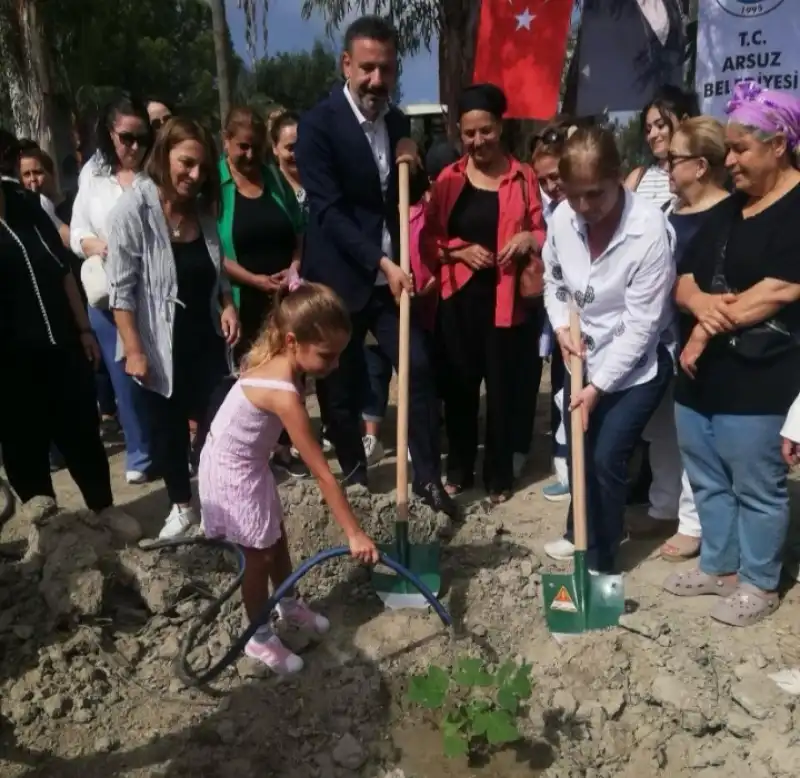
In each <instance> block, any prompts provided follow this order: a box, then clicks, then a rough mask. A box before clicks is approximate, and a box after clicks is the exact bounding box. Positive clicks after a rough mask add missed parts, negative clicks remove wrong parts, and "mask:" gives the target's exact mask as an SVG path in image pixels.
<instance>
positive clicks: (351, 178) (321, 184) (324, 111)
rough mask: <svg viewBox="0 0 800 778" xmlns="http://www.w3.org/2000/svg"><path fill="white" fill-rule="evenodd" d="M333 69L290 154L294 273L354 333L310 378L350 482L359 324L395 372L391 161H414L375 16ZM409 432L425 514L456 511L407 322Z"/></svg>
mask: <svg viewBox="0 0 800 778" xmlns="http://www.w3.org/2000/svg"><path fill="white" fill-rule="evenodd" d="M344 49H345V50H344V53H343V55H342V69H343V72H344V76H345V78H346V79H347V83H346V84H345V85H344V86H336V87H334V89H333V91H332V92H331V94H330V95H329V96H328V97H327V98H325V99H324V100H322V102H320V103H318V104H317V105H316V106H315V107H314V108H312V109H311V110H310V111H309V112H308V113H306V114H305V116H304V117H303V118H302V120H301V122H300V127H299V130H298V138H297V146H296V155H297V165H298V168H299V171H300V179H301V181H302V183H303V187H304V188H305V190H306V193H307V196H308V203H309V208H310V217H309V224H308V228H307V230H306V234H305V241H304V242H305V245H304V251H303V263H302V272H303V276H304V277H305V278H307V279H308V280H309V281H317V282H319V283H323V284H326V285H327V286H330V287H331V288H332V289H334V290H335V291H336V292H337V293H338V294H339V295H340V296H341V297H342V299H343V300H344V301H345V303H346V305H347V306H348V308H349V310H350V314H351V317H352V322H353V335H352V338H351V340H350V343H349V344H348V346H347V348H346V349H345V351H344V352H343V353H342V356H341V360H340V363H339V368H338V370H336V371H335V372H334V373H333V374H332V375H331V376H329V377H328V378H326V379H325V380H324V381H320V382H319V384H318V387H319V399H320V404H321V405H322V408H323V411H324V415H325V419H326V423H327V424H328V432H329V437H330V439H331V442H332V443H333V445H334V447H335V449H336V455H337V457H338V459H339V463H340V465H341V467H342V471H343V472H344V473H345V474H346V475H347V477H348V480H349V482H350V483H361V484H364V485H366V483H367V465H366V457H365V454H364V446H363V443H362V438H361V429H360V424H361V413H360V411H361V407H362V397H363V386H364V384H365V375H366V367H365V363H364V338H365V336H366V333H367V332H368V331H370V332H372V334H373V335H374V336H375V338H376V340H377V341H378V344H379V346H380V348H381V350H382V351H383V352H384V354H386V356H387V357H389V358H390V359H391V360H392V362H393V364H394V366H395V368H396V367H397V360H398V329H399V315H398V309H397V304H396V301H397V300H398V299H399V297H400V294H401V292H402V290H403V289H406V290H408V291H409V292H413V281H412V279H411V278H410V277H409V276H408V275H407V274H406V273H404V272H403V270H402V269H401V268H400V266H399V265H398V264H397V261H398V260H399V253H400V223H399V216H398V175H397V165H396V162H397V161H399V160H402V159H409V160H413V161H416V157H417V151H416V145H415V144H414V143H413V141H411V140H410V139H409V135H410V126H409V121H408V118H407V117H406V116H405V115H404V114H403V112H402V111H400V110H399V109H398V108H396V107H394V106H391V105H390V104H389V96H390V95H391V93H392V91H393V90H394V87H395V84H396V82H397V34H396V32H395V30H394V28H393V27H392V26H391V25H390V24H389V23H388V22H387V21H385V20H384V19H381V18H380V17H376V16H364V17H362V18H360V19H357V20H356V21H355V22H353V23H352V24H351V25H350V27H349V28H348V29H347V32H346V33H345V40H344ZM409 438H410V449H411V458H412V461H413V468H414V491H415V493H416V494H417V495H419V496H420V497H421V498H422V499H423V500H424V501H425V502H426V503H427V504H428V505H430V506H431V507H432V508H434V509H435V510H441V511H444V512H446V513H448V514H451V515H452V514H454V513H455V505H454V503H453V501H452V499H451V498H450V497H449V495H447V493H446V492H445V490H444V489H443V488H442V480H441V472H440V461H439V460H440V454H439V409H438V402H437V399H436V393H435V389H434V382H433V371H432V369H431V366H430V364H429V361H428V354H427V352H426V349H425V344H424V339H423V333H422V331H421V329H420V328H419V327H417V326H416V325H415V324H414V323H413V322H412V330H411V388H410V408H409Z"/></svg>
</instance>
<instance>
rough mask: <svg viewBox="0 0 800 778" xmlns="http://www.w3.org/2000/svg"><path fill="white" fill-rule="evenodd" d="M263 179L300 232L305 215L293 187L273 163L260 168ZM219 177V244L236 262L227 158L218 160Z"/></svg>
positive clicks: (232, 193) (235, 293)
mask: <svg viewBox="0 0 800 778" xmlns="http://www.w3.org/2000/svg"><path fill="white" fill-rule="evenodd" d="M261 174H262V177H263V179H264V188H265V190H266V191H268V192H269V193H270V195H271V197H272V199H273V200H275V202H276V203H277V204H278V205H279V206H280V207H281V208H283V210H284V211H285V212H286V215H287V216H288V217H289V221H291V223H292V226H293V227H294V230H295V232H296V233H297V234H298V235H302V234H303V232H304V231H305V218H304V216H303V210H302V208H301V207H300V204H299V203H298V202H297V197H296V196H295V193H294V190H293V189H292V187H291V186H290V185H289V182H288V181H287V180H286V179H285V178H284V177H283V175H282V173H281V172H280V170H278V168H277V167H276V166H275V165H264V166H263V168H262V169H261ZM219 177H220V183H221V184H222V202H221V208H220V216H219V221H218V223H217V226H218V229H219V240H220V243H221V244H222V253H223V256H224V257H225V259H230V260H231V261H233V262H235V261H236V247H235V246H234V245H233V211H234V205H235V203H236V184H235V183H234V181H233V176H231V171H230V168H229V167H228V161H227V159H225V157H220V160H219ZM231 285H232V287H233V301H234V303H236V306H237V308H238V306H239V295H240V293H239V285H238V284H236V283H233V282H232V283H231Z"/></svg>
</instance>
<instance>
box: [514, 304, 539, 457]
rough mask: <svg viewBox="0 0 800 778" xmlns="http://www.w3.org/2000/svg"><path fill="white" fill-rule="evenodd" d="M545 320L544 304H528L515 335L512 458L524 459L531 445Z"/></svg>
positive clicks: (537, 400)
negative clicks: (521, 456)
mask: <svg viewBox="0 0 800 778" xmlns="http://www.w3.org/2000/svg"><path fill="white" fill-rule="evenodd" d="M544 320H545V312H544V301H543V300H536V301H535V302H531V303H528V311H527V316H526V318H525V321H524V322H523V323H522V324H521V325H520V327H519V329H518V333H517V345H516V353H515V354H514V359H515V361H516V363H517V371H518V372H517V376H516V380H515V381H514V442H513V449H514V453H515V454H524V455H526V456H527V455H528V453H529V452H530V450H531V445H532V443H533V425H534V422H535V421H536V408H537V406H538V403H539V386H540V384H541V383H542V363H543V361H544V360H543V359H542V357H540V356H539V336H540V335H541V334H542V325H543V324H544Z"/></svg>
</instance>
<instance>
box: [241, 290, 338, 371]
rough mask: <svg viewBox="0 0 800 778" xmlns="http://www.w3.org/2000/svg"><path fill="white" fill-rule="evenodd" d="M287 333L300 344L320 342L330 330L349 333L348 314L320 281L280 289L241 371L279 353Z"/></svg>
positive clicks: (331, 331)
mask: <svg viewBox="0 0 800 778" xmlns="http://www.w3.org/2000/svg"><path fill="white" fill-rule="evenodd" d="M290 332H291V333H292V334H293V335H294V336H295V338H297V342H298V343H301V344H309V343H324V342H325V340H326V339H327V338H329V337H330V335H331V334H332V333H344V334H347V335H349V334H350V314H348V312H347V308H345V305H344V303H343V302H342V300H341V298H340V297H339V295H337V294H336V292H334V291H333V290H332V289H330V288H329V287H327V286H323V285H322V284H312V283H309V282H308V281H303V282H301V283H300V284H299V285H298V286H296V287H294V288H292V289H291V290H289V289H280V290H279V291H278V292H276V293H275V303H274V305H273V306H272V311H270V313H269V315H268V316H267V320H266V322H265V323H264V327H263V328H262V329H261V332H260V333H259V335H258V338H256V341H255V343H254V344H253V346H252V348H251V349H250V351H249V352H248V353H247V356H246V357H245V358H244V360H243V362H242V370H248V369H250V368H254V367H258V366H259V365H263V364H264V363H265V362H267V361H269V360H270V359H272V358H273V357H276V356H278V355H279V354H281V353H282V352H283V348H284V344H285V343H286V336H287V335H288V334H289V333H290Z"/></svg>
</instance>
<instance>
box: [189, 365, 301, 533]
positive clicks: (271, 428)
mask: <svg viewBox="0 0 800 778" xmlns="http://www.w3.org/2000/svg"><path fill="white" fill-rule="evenodd" d="M243 386H255V387H259V388H264V389H275V390H277V391H282V392H295V393H297V387H295V385H294V384H292V383H290V382H288V381H275V380H271V379H266V378H240V379H239V380H238V381H237V382H236V383H235V384H234V385H233V388H232V389H231V390H230V392H228V396H227V397H226V398H225V400H224V402H223V403H222V405H221V406H220V409H219V411H217V415H216V416H215V417H214V421H213V422H212V423H211V429H210V430H209V433H208V437H207V438H206V442H205V445H204V446H203V451H202V453H201V454H200V469H199V486H200V489H199V491H200V508H201V511H202V517H203V531H204V532H205V535H206V537H209V538H224V539H225V540H229V541H231V542H233V543H237V544H238V545H240V546H244V547H245V548H270V547H272V546H274V545H275V543H277V542H278V540H279V539H280V537H281V531H282V524H283V509H282V508H281V500H280V496H279V494H278V487H277V485H276V484H275V478H274V476H273V474H272V469H271V468H270V465H269V458H270V456H271V455H272V452H273V451H274V450H275V447H276V445H277V444H278V437H279V436H280V434H281V431H282V430H283V425H282V424H281V421H280V419H279V418H278V417H277V416H276V415H275V414H273V413H267V412H266V411H262V410H260V409H259V408H256V406H255V405H253V403H251V402H250V400H248V399H247V397H245V394H244V391H242V387H243Z"/></svg>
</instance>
